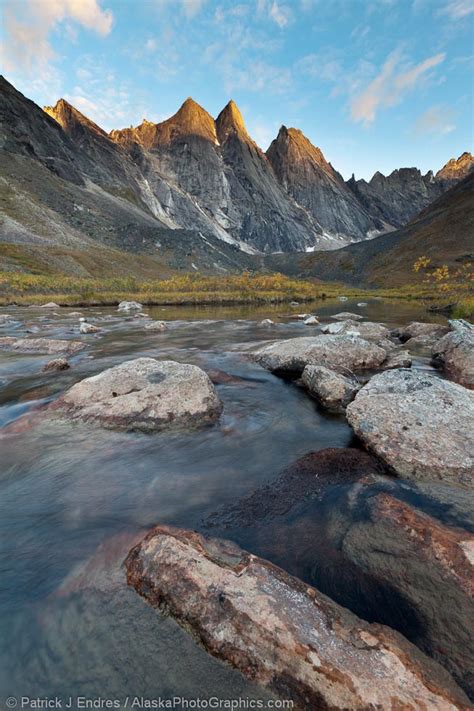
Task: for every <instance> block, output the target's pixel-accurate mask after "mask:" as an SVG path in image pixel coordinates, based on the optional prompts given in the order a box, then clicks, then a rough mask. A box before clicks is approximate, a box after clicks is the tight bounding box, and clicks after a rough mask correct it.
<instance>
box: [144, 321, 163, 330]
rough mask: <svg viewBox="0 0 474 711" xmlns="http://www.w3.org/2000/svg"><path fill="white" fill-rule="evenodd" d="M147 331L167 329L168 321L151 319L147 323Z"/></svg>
mask: <svg viewBox="0 0 474 711" xmlns="http://www.w3.org/2000/svg"><path fill="white" fill-rule="evenodd" d="M145 328H146V330H147V331H166V323H165V322H164V321H151V322H150V323H147V324H146V325H145Z"/></svg>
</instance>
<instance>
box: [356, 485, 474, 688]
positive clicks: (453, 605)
mask: <svg viewBox="0 0 474 711" xmlns="http://www.w3.org/2000/svg"><path fill="white" fill-rule="evenodd" d="M366 511H367V513H368V518H367V519H361V518H360V517H359V518H358V520H356V521H354V522H353V523H352V525H351V527H350V528H349V530H348V532H347V533H346V535H345V537H344V541H343V551H344V553H345V554H346V555H347V556H348V558H349V559H350V560H351V561H352V562H353V563H355V564H356V565H358V566H359V567H360V568H361V569H362V570H363V571H364V572H365V573H369V574H370V575H372V576H374V577H375V578H376V579H377V580H379V581H380V582H382V583H387V584H389V585H390V586H391V587H392V588H393V589H395V590H396V591H397V592H399V593H400V594H401V596H402V597H403V598H404V599H406V600H408V601H409V602H410V604H411V605H412V606H413V608H414V609H415V611H416V612H417V613H418V615H419V617H420V619H421V620H422V621H423V622H422V624H421V625H420V626H419V630H418V634H417V640H416V641H417V645H418V646H421V647H422V649H423V651H425V652H426V653H427V654H429V655H430V656H432V657H434V658H435V659H437V660H438V661H439V662H441V663H442V664H443V665H444V666H445V667H446V668H447V669H448V670H449V672H450V673H451V674H453V676H454V677H455V678H456V679H457V680H458V682H459V683H461V684H462V685H463V687H464V688H465V689H466V691H468V693H469V692H470V693H472V694H473V695H474V647H473V646H472V639H473V638H474V535H473V534H469V533H467V532H466V531H462V530H459V529H454V528H448V527H447V526H444V525H443V524H442V523H440V522H439V521H436V520H435V519H433V518H431V516H428V515H427V514H425V513H422V512H421V511H418V510H417V509H415V508H412V507H411V506H410V505H408V504H406V503H404V502H402V501H399V500H398V499H396V498H394V497H393V496H390V495H389V494H386V493H379V494H376V495H375V496H372V497H370V498H368V499H367V504H366Z"/></svg>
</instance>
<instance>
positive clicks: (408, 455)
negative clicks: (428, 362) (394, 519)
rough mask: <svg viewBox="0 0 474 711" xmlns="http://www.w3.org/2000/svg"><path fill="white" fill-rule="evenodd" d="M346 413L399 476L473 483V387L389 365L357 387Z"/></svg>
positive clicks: (363, 438)
mask: <svg viewBox="0 0 474 711" xmlns="http://www.w3.org/2000/svg"><path fill="white" fill-rule="evenodd" d="M347 419H348V421H349V424H350V425H351V426H352V428H353V429H354V431H355V433H356V435H357V436H358V437H360V439H361V440H362V441H363V442H364V444H365V445H366V446H367V447H368V448H369V449H370V450H372V451H373V452H374V453H375V454H376V455H377V456H378V457H380V458H381V459H382V461H383V462H385V464H386V465H387V466H389V467H390V468H391V469H392V470H394V471H395V472H396V473H397V474H398V475H399V476H402V477H407V478H413V479H446V480H448V481H452V482H454V483H457V484H463V485H466V486H474V393H471V392H470V391H469V390H466V389H465V388H463V387H461V386H460V385H456V384H454V383H450V382H448V381H446V380H441V379H440V378H437V377H434V376H430V375H426V374H423V373H421V372H418V371H411V370H405V369H398V370H388V371H386V372H384V373H380V374H379V375H375V376H374V377H373V378H371V380H370V381H369V382H368V383H367V385H365V386H364V387H363V388H362V389H361V390H360V391H359V392H358V394H357V395H356V398H355V400H354V401H353V402H352V403H351V404H350V405H349V406H348V408H347Z"/></svg>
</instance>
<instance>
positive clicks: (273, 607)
mask: <svg viewBox="0 0 474 711" xmlns="http://www.w3.org/2000/svg"><path fill="white" fill-rule="evenodd" d="M126 567H127V574H128V581H129V583H130V585H133V586H134V587H135V589H136V590H137V592H139V594H140V595H142V596H143V597H145V598H146V600H147V601H148V602H149V603H150V604H151V605H152V606H153V607H156V608H159V609H162V610H165V611H166V612H168V613H169V614H171V615H172V616H173V617H174V618H175V619H176V620H177V622H178V623H179V624H180V625H181V626H183V627H184V628H185V629H187V630H188V631H189V632H191V634H192V635H193V636H194V637H195V638H196V640H197V641H198V642H199V643H200V644H202V645H203V646H204V647H205V649H207V651H208V652H210V653H211V654H212V655H213V656H215V657H218V658H220V659H223V660H225V661H226V662H228V663H229V664H231V665H232V666H234V667H236V668H237V669H239V670H240V671H241V672H242V673H243V674H244V675H245V676H246V677H247V678H249V679H251V680H252V681H254V682H257V683H258V684H260V685H262V686H264V687H267V688H269V689H270V690H271V691H273V692H274V693H276V694H278V695H280V696H281V697H283V698H286V699H291V700H293V702H294V703H295V707H296V708H299V709H308V710H309V709H311V711H313V710H314V709H332V710H333V711H336V710H337V709H341V710H342V709H345V710H346V709H353V710H354V711H357V710H358V709H360V710H362V709H367V710H368V709H387V710H390V709H391V710H393V711H395V710H399V709H404V710H406V711H408V710H412V711H415V710H416V711H419V710H420V709H425V711H428V709H430V710H431V709H433V710H434V709H439V711H448V709H468V708H469V703H468V700H467V698H466V697H465V696H464V694H463V692H462V691H460V689H458V688H457V687H456V685H455V684H454V682H453V680H452V679H451V677H450V676H449V675H448V674H447V672H446V671H445V670H444V669H443V668H442V667H440V666H439V665H438V664H436V663H435V662H433V661H432V660H429V659H428V658H427V657H425V656H424V655H423V654H422V653H421V652H420V651H419V650H418V649H417V648H416V647H414V646H413V645H412V644H410V643H409V642H408V641H407V640H405V639H404V638H403V637H402V636H401V635H399V634H398V633H396V632H394V631H392V630H390V629H389V628H387V627H384V626H382V625H376V624H368V623H366V622H364V621H363V620H361V619H359V618H358V617H356V616H355V615H353V614H352V613H350V612H349V611H348V610H346V609H344V608H342V607H340V606H339V605H337V604H336V603H334V602H332V601H331V600H330V599H329V598H327V597H325V596H324V595H322V594H321V593H319V592H318V590H316V589H315V588H312V587H309V586H307V585H306V584H305V583H303V582H302V581H301V580H299V579H297V578H294V577H292V576H290V575H288V574H287V573H285V572H284V571H283V570H282V569H280V568H277V567H276V566H274V565H272V564H271V563H269V562H268V561H266V560H263V559H262V558H258V557H256V556H254V555H251V554H250V553H247V552H245V551H243V550H242V549H240V548H239V547H237V546H236V545H235V544H233V543H231V542H228V541H222V540H219V539H211V538H204V537H203V536H201V535H199V534H197V533H194V532H191V531H183V530H180V529H173V528H170V527H167V526H158V527H157V528H155V529H154V530H153V531H151V532H150V533H149V534H148V535H147V536H146V537H145V538H144V540H143V541H142V542H141V543H140V544H139V545H138V546H136V547H135V548H134V549H133V550H132V551H131V552H130V554H129V556H128V558H127V561H126Z"/></svg>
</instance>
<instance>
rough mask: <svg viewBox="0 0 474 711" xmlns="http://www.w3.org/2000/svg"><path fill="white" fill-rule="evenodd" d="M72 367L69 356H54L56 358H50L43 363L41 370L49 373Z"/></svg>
mask: <svg viewBox="0 0 474 711" xmlns="http://www.w3.org/2000/svg"><path fill="white" fill-rule="evenodd" d="M70 367H71V366H70V365H69V361H68V360H67V358H54V360H50V361H48V362H47V363H46V365H43V367H42V368H41V370H42V371H43V373H49V372H53V371H56V370H68V368H70Z"/></svg>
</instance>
